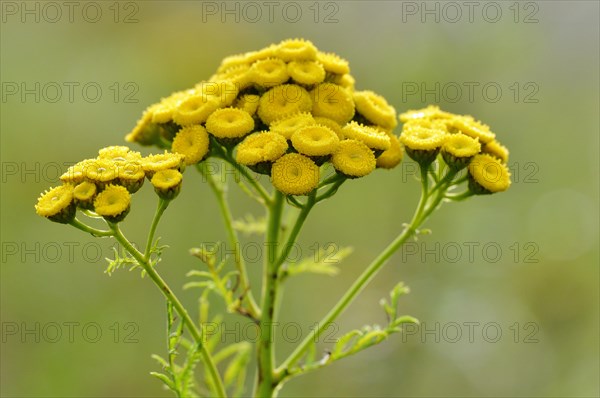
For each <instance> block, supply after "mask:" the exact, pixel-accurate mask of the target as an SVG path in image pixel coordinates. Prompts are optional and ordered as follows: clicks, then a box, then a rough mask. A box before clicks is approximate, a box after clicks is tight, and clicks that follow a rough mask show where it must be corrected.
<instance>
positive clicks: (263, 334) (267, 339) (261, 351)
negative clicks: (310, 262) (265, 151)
mask: <svg viewBox="0 0 600 398" xmlns="http://www.w3.org/2000/svg"><path fill="white" fill-rule="evenodd" d="M282 210H283V195H282V194H281V193H280V192H279V191H277V190H275V193H274V198H273V203H272V204H271V206H269V207H268V208H267V211H268V224H267V233H266V236H265V244H266V248H267V250H266V252H267V253H266V257H265V265H264V270H263V271H264V272H263V289H262V305H261V313H262V316H261V319H260V341H259V343H258V352H257V356H258V371H257V380H256V386H255V390H254V396H256V397H271V396H273V391H274V389H275V387H276V386H277V383H276V381H275V377H274V376H275V375H274V373H273V368H274V365H275V352H274V350H273V326H274V325H273V323H274V320H275V303H276V300H277V287H278V286H277V285H278V279H277V276H278V272H277V260H278V259H277V246H278V239H279V231H280V228H281V213H282Z"/></svg>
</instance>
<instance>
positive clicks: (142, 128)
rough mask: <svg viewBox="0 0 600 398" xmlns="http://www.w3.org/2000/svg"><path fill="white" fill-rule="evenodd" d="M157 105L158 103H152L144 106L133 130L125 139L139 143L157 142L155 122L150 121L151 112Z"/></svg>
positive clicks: (151, 143)
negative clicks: (144, 108) (146, 106)
mask: <svg viewBox="0 0 600 398" xmlns="http://www.w3.org/2000/svg"><path fill="white" fill-rule="evenodd" d="M157 106H158V104H154V105H150V106H149V107H148V108H146V110H145V111H144V113H143V114H142V117H141V118H140V119H139V120H138V121H137V123H136V125H135V127H134V128H133V130H131V132H130V133H129V134H127V136H126V137H125V140H126V141H128V142H137V143H139V144H141V145H153V144H155V143H156V142H157V139H158V130H157V128H156V124H155V123H153V122H152V117H153V114H154V113H153V112H154V109H155V108H156V107H157Z"/></svg>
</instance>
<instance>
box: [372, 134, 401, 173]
mask: <svg viewBox="0 0 600 398" xmlns="http://www.w3.org/2000/svg"><path fill="white" fill-rule="evenodd" d="M386 134H387V135H388V137H390V147H389V149H387V150H385V151H383V153H382V154H381V155H379V156H378V157H377V167H380V168H382V169H393V168H394V167H396V166H398V165H399V164H400V162H401V161H402V158H403V156H404V150H403V149H402V145H401V144H400V140H399V139H398V137H397V136H396V135H394V134H392V133H391V132H386Z"/></svg>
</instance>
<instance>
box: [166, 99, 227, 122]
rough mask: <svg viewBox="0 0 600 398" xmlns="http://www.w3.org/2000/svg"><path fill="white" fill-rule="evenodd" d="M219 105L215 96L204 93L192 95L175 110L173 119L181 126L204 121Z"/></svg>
mask: <svg viewBox="0 0 600 398" xmlns="http://www.w3.org/2000/svg"><path fill="white" fill-rule="evenodd" d="M219 105H220V104H219V101H218V100H217V99H216V98H214V97H209V96H207V95H202V94H196V95H193V96H190V97H189V98H187V99H186V100H184V101H182V102H181V103H180V104H179V106H178V107H177V109H176V110H175V111H174V112H173V121H174V122H175V123H177V124H179V125H180V126H189V125H191V124H200V123H204V122H206V119H208V117H209V116H210V114H211V113H213V112H214V111H216V110H217V109H218V108H219Z"/></svg>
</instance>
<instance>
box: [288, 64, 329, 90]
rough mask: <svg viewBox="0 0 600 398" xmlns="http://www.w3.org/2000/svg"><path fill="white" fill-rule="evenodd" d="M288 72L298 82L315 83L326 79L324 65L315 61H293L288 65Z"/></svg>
mask: <svg viewBox="0 0 600 398" xmlns="http://www.w3.org/2000/svg"><path fill="white" fill-rule="evenodd" d="M287 70H288V74H289V75H290V77H291V78H292V79H294V81H295V82H296V83H299V84H305V85H313V84H317V83H321V82H322V81H323V80H325V69H324V68H323V65H321V64H320V63H318V62H315V61H292V62H290V63H289V64H288V65H287Z"/></svg>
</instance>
